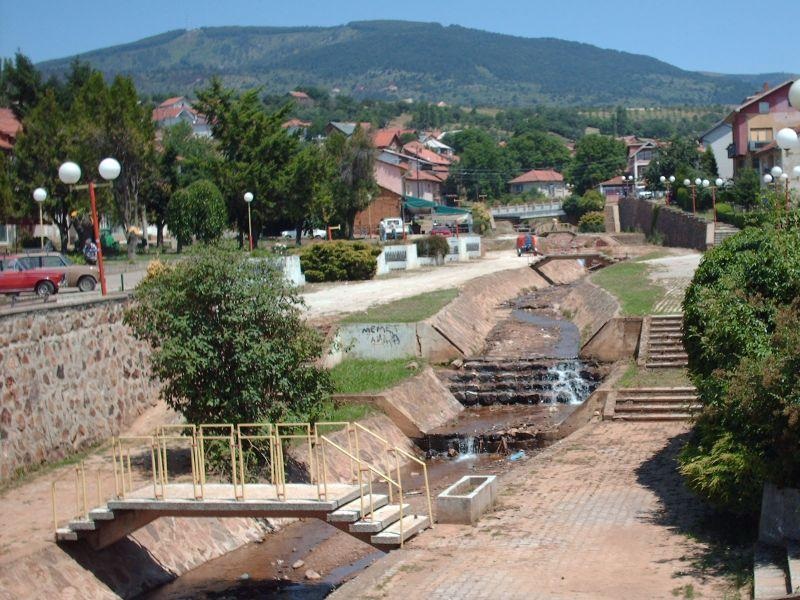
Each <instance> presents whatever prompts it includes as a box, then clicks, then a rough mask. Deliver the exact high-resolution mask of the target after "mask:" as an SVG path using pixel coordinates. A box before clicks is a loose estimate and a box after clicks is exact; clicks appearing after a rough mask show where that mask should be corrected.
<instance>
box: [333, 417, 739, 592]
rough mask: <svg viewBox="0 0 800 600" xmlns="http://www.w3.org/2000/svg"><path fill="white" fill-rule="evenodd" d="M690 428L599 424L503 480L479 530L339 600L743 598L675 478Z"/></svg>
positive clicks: (440, 530)
mask: <svg viewBox="0 0 800 600" xmlns="http://www.w3.org/2000/svg"><path fill="white" fill-rule="evenodd" d="M686 431H687V428H686V426H685V425H682V424H635V423H597V424H593V425H589V426H587V427H586V428H584V429H582V430H580V431H579V432H577V433H576V434H574V435H572V436H570V437H569V438H567V439H565V440H563V441H562V442H560V443H558V444H556V445H554V446H552V447H551V448H549V449H547V450H545V451H544V452H542V453H541V454H539V455H537V456H535V457H533V458H530V459H528V461H527V463H526V464H524V465H522V466H520V467H519V468H518V469H515V470H514V471H512V472H510V473H509V474H508V475H506V476H505V477H502V478H501V482H500V496H499V502H498V504H499V505H498V506H497V507H496V509H495V510H494V511H493V512H491V513H489V514H487V515H484V517H483V518H482V519H481V521H480V522H479V524H478V525H477V526H476V527H467V526H458V525H441V524H440V525H437V526H436V528H435V529H433V530H429V531H426V532H424V533H423V534H422V535H420V536H418V537H417V538H415V539H413V540H412V541H411V542H410V543H409V544H408V545H407V546H406V550H402V551H398V552H394V553H392V554H390V555H388V556H387V557H385V558H383V559H381V560H379V561H378V562H377V563H375V564H374V565H373V566H372V567H370V568H369V569H367V571H365V572H364V573H363V574H362V575H360V576H359V577H357V578H356V579H354V580H353V581H351V582H349V583H347V584H345V585H344V586H343V587H342V588H340V589H339V590H338V591H337V592H335V593H334V594H333V596H332V598H341V599H345V598H401V599H403V600H411V599H413V598H420V599H423V598H424V599H431V598H498V597H502V598H509V599H513V598H520V599H525V600H530V599H537V598H542V599H545V598H546V599H555V598H558V599H561V598H563V599H575V598H586V599H603V598H608V599H612V598H613V599H617V598H621V597H625V598H648V599H653V598H665V599H667V598H669V599H671V598H676V597H678V598H681V597H682V598H694V597H703V598H724V597H729V598H732V597H736V596H735V595H728V594H735V586H734V584H733V582H732V579H731V577H730V576H728V575H726V574H725V573H723V572H722V570H721V567H722V561H721V557H720V555H717V554H716V553H715V551H714V548H712V547H711V546H709V545H708V544H707V543H704V541H703V539H704V532H703V531H702V529H701V526H700V525H701V523H703V522H707V521H708V519H709V514H708V512H707V509H706V508H704V506H703V505H701V504H700V502H699V501H698V500H696V499H695V498H694V497H692V496H691V495H690V494H689V493H688V492H687V491H686V489H685V488H684V487H683V484H682V482H681V480H680V477H679V476H678V474H677V472H676V470H675V457H676V454H677V451H678V449H679V447H680V445H681V444H682V442H683V440H684V437H685V435H686ZM726 558H728V559H730V555H727V556H726Z"/></svg>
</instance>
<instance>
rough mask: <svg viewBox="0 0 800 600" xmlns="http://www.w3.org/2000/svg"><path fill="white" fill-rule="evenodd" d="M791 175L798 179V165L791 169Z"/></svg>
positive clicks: (799, 175) (799, 167)
mask: <svg viewBox="0 0 800 600" xmlns="http://www.w3.org/2000/svg"><path fill="white" fill-rule="evenodd" d="M792 175H794V176H795V177H800V165H797V166H796V167H795V168H793V169H792Z"/></svg>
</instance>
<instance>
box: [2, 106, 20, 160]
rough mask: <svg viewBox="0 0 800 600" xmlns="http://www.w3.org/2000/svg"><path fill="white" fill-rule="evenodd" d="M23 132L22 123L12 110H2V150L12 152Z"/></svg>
mask: <svg viewBox="0 0 800 600" xmlns="http://www.w3.org/2000/svg"><path fill="white" fill-rule="evenodd" d="M21 131H22V123H21V122H20V120H19V119H17V116H16V115H15V114H14V111H12V110H11V109H10V108H0V150H2V151H3V152H11V149H12V148H13V147H14V144H15V143H16V142H17V136H18V135H19V133H20V132H21Z"/></svg>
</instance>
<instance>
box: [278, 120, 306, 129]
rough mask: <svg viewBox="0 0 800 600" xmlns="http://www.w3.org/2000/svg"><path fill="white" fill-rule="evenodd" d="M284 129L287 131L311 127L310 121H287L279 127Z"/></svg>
mask: <svg viewBox="0 0 800 600" xmlns="http://www.w3.org/2000/svg"><path fill="white" fill-rule="evenodd" d="M281 127H283V128H284V129H289V127H311V121H301V120H300V119H289V120H288V121H286V123H284V124H283V125H281Z"/></svg>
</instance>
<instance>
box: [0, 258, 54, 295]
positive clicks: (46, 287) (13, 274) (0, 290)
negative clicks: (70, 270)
mask: <svg viewBox="0 0 800 600" xmlns="http://www.w3.org/2000/svg"><path fill="white" fill-rule="evenodd" d="M65 277H66V275H64V273H59V272H58V271H49V270H47V269H35V270H25V268H24V266H23V265H22V264H20V263H19V262H17V260H16V259H5V260H2V261H0V294H19V293H21V292H34V293H35V294H36V295H38V296H49V295H51V294H56V293H58V288H59V286H60V285H61V284H62V283H63V282H64V278H65Z"/></svg>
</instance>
